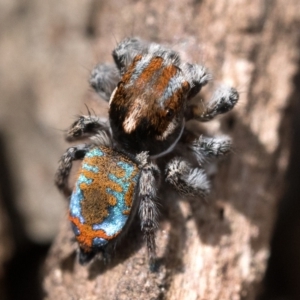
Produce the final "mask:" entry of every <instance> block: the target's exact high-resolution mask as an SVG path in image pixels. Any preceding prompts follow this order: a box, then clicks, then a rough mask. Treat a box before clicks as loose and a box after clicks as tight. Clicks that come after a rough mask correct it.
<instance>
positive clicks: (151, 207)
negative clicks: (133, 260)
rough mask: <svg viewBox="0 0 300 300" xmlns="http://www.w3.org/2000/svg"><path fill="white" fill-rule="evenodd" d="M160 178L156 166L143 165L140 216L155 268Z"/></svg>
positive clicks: (139, 193) (140, 185)
mask: <svg viewBox="0 0 300 300" xmlns="http://www.w3.org/2000/svg"><path fill="white" fill-rule="evenodd" d="M144 162H145V161H144ZM159 177H160V171H159V169H158V167H157V166H156V165H155V164H153V163H147V162H146V163H144V164H143V167H142V171H141V176H140V180H139V188H138V198H139V200H140V207H139V215H140V219H141V228H142V232H143V234H144V237H145V239H146V243H147V250H148V256H149V261H150V265H151V266H153V264H154V260H155V256H156V255H155V252H156V245H155V230H156V228H157V206H156V203H155V198H156V196H157V188H158V184H159Z"/></svg>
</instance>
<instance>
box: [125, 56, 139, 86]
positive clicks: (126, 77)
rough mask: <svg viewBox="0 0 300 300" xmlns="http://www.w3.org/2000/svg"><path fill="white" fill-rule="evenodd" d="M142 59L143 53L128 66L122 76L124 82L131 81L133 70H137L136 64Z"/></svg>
mask: <svg viewBox="0 0 300 300" xmlns="http://www.w3.org/2000/svg"><path fill="white" fill-rule="evenodd" d="M141 59H142V55H140V54H139V55H137V56H136V57H135V58H134V59H133V61H132V63H131V65H130V66H129V67H128V70H127V71H126V72H125V74H124V75H123V77H122V82H124V84H128V83H129V81H130V78H131V76H132V74H133V72H134V71H135V67H136V64H137V63H138V61H140V60H141Z"/></svg>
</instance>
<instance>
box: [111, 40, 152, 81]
mask: <svg viewBox="0 0 300 300" xmlns="http://www.w3.org/2000/svg"><path fill="white" fill-rule="evenodd" d="M147 47H148V44H147V43H146V42H144V41H142V40H140V39H139V38H135V37H130V38H126V39H124V40H123V41H121V42H120V43H119V44H118V45H117V47H116V48H115V49H114V50H113V52H112V56H113V58H114V61H115V64H116V66H117V67H118V69H119V70H120V73H121V75H123V74H124V73H125V72H126V69H127V67H128V66H129V65H130V64H131V63H132V61H133V59H134V58H135V56H136V55H138V54H142V53H143V52H144V51H146V49H147Z"/></svg>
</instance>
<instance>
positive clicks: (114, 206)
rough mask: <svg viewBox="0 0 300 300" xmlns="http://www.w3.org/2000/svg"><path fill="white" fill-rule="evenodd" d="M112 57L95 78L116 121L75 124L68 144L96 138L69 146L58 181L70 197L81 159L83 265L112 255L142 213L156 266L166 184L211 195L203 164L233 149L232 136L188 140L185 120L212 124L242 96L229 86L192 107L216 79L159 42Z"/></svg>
mask: <svg viewBox="0 0 300 300" xmlns="http://www.w3.org/2000/svg"><path fill="white" fill-rule="evenodd" d="M112 55H113V58H114V61H115V65H109V64H100V65H97V66H96V67H95V68H94V70H93V71H92V73H91V78H90V84H91V86H92V87H93V88H94V89H95V91H96V92H97V93H98V94H99V95H100V96H102V97H103V98H104V99H105V100H107V101H109V104H110V105H109V121H108V122H106V121H105V120H102V119H100V118H99V117H97V116H92V115H91V114H89V115H88V116H84V115H82V116H80V117H79V118H78V119H77V120H76V121H75V122H74V123H73V124H72V126H71V128H70V129H69V131H68V133H67V140H68V141H70V140H79V139H82V138H83V137H89V140H90V143H88V144H81V145H78V146H75V147H70V148H69V149H67V151H66V152H65V154H64V155H63V156H62V158H61V160H60V163H59V168H58V171H57V174H56V178H55V182H56V185H57V187H58V188H59V189H60V190H61V191H63V192H65V193H67V190H68V189H67V179H68V176H69V173H70V170H71V167H72V162H73V161H74V160H82V164H81V168H80V171H79V174H78V179H77V182H76V184H75V188H74V191H73V193H72V195H71V199H70V209H69V219H70V221H71V223H72V227H73V231H74V234H75V237H76V239H77V242H78V244H79V261H80V263H81V264H84V263H87V262H89V261H90V260H91V259H92V258H93V257H94V256H95V255H96V254H97V253H99V252H102V253H103V252H108V251H109V249H110V248H111V247H112V245H114V244H115V243H114V242H115V241H116V240H117V239H118V238H119V237H120V236H122V235H123V234H124V233H125V232H126V230H127V228H128V227H129V226H130V223H131V221H132V219H133V218H134V217H135V215H136V214H137V213H138V214H139V216H140V219H141V229H142V232H143V234H144V236H145V239H146V243H147V250H148V255H149V258H150V262H153V259H154V258H155V237H154V235H155V230H156V228H157V204H156V198H157V191H158V189H159V186H160V181H165V182H167V183H168V184H170V185H171V186H173V187H174V188H175V190H176V191H177V192H179V193H180V194H182V195H184V196H194V197H199V196H200V197H205V196H206V195H207V193H208V192H209V186H210V185H209V181H208V179H207V176H206V173H205V171H204V169H203V163H204V162H205V161H206V160H207V159H208V158H210V157H217V156H221V155H224V154H226V153H228V152H229V150H230V147H231V140H230V139H229V138H228V137H220V138H205V137H203V136H195V137H194V138H193V139H190V140H189V139H187V138H186V133H187V129H186V128H185V122H186V121H188V120H191V119H195V120H198V121H200V122H205V121H209V120H211V119H213V118H214V117H215V116H216V115H218V114H223V113H226V112H228V111H230V110H231V109H232V108H233V107H234V106H235V104H236V103H237V101H238V97H239V96H238V93H237V91H236V90H235V89H234V88H231V87H226V86H223V87H221V88H219V89H218V90H217V91H216V92H215V93H214V95H213V97H212V98H211V100H210V101H208V103H207V104H203V103H202V102H201V105H199V106H195V105H191V103H190V100H191V99H192V98H193V97H195V96H196V95H197V94H198V92H199V91H200V90H201V88H202V86H204V85H206V84H207V82H208V81H209V79H210V75H209V74H208V72H207V70H206V69H205V68H204V67H203V66H201V65H197V64H190V63H184V62H181V60H180V57H179V55H178V53H177V52H175V51H173V50H170V49H167V48H164V47H162V46H161V45H158V44H155V43H150V44H148V43H146V42H144V41H142V40H140V39H137V38H126V39H125V40H123V41H122V42H120V43H119V44H118V45H117V47H116V48H115V49H114V50H113V53H112ZM187 154H188V155H187ZM188 156H192V157H193V158H194V160H195V161H196V165H195V164H194V165H192V164H191V163H190V162H189V160H188ZM162 162H163V163H162ZM158 163H160V167H158ZM161 165H162V166H163V167H161Z"/></svg>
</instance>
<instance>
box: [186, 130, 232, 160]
mask: <svg viewBox="0 0 300 300" xmlns="http://www.w3.org/2000/svg"><path fill="white" fill-rule="evenodd" d="M231 146H232V142H231V138H230V137H228V136H220V137H215V138H210V137H203V136H202V135H201V136H200V137H199V138H198V139H196V140H194V141H193V142H192V143H191V145H189V146H188V148H189V149H190V150H192V152H193V154H194V155H195V157H196V159H197V161H198V163H199V164H200V165H202V164H203V163H204V162H206V161H207V160H208V159H211V158H219V157H221V156H224V155H226V154H228V153H229V152H230V150H231Z"/></svg>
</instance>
